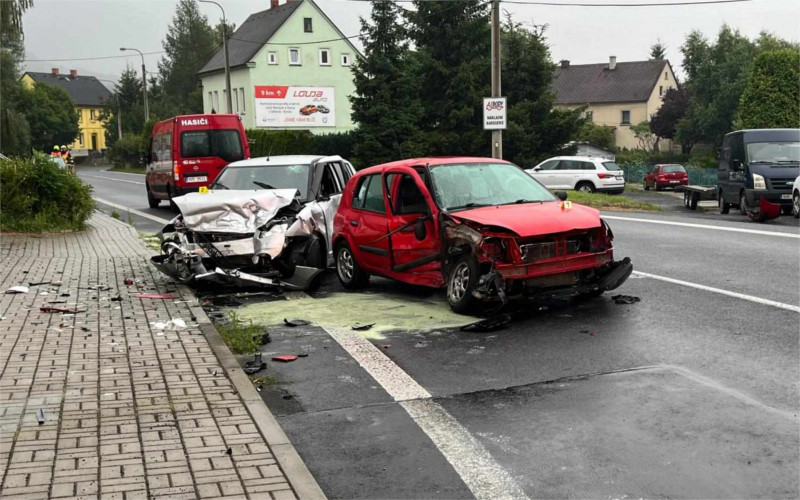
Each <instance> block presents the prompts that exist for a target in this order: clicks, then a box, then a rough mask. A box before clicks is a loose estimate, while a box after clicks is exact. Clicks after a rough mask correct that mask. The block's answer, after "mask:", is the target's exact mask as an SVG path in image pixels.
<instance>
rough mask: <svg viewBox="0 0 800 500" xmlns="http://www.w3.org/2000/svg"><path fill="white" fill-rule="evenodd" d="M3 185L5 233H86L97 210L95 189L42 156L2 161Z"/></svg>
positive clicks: (0, 178)
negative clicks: (85, 230) (94, 195)
mask: <svg viewBox="0 0 800 500" xmlns="http://www.w3.org/2000/svg"><path fill="white" fill-rule="evenodd" d="M0 185H2V187H3V188H2V190H0V207H1V208H2V211H1V212H0V228H2V230H3V231H18V232H36V233H40V232H43V231H63V230H75V229H83V228H84V227H85V224H86V220H87V219H88V218H89V216H90V215H91V214H92V210H94V200H93V199H92V187H91V186H89V185H88V184H84V183H83V181H81V180H80V178H79V177H78V176H77V175H75V174H73V173H71V172H69V171H68V170H66V169H61V168H60V167H59V166H58V165H57V164H55V163H53V162H52V161H51V160H50V158H49V157H48V156H45V155H43V154H40V153H36V154H35V155H34V157H33V158H32V159H23V158H11V159H9V160H0Z"/></svg>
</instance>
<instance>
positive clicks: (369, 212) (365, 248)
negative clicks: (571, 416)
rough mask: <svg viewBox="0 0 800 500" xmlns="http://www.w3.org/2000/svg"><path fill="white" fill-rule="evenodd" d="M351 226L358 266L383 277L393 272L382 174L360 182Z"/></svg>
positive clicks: (350, 212) (355, 194)
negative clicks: (390, 263)
mask: <svg viewBox="0 0 800 500" xmlns="http://www.w3.org/2000/svg"><path fill="white" fill-rule="evenodd" d="M347 223H348V224H349V225H350V235H351V239H352V242H353V245H354V248H353V252H354V254H355V256H356V260H357V262H358V264H359V265H360V266H361V267H363V268H364V269H368V270H370V271H373V272H377V273H379V274H386V273H387V272H389V271H390V265H389V261H390V258H389V238H387V237H386V235H387V233H388V232H389V231H388V220H387V217H386V200H385V198H384V192H383V182H381V175H380V174H373V175H367V176H364V177H362V178H361V179H359V183H358V185H357V186H356V189H355V191H354V194H353V203H352V209H351V210H350V211H349V213H348V220H347Z"/></svg>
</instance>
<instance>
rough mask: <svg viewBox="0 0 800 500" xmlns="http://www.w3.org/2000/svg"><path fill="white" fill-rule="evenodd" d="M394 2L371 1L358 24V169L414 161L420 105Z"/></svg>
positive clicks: (354, 113)
mask: <svg viewBox="0 0 800 500" xmlns="http://www.w3.org/2000/svg"><path fill="white" fill-rule="evenodd" d="M400 10H401V9H400V8H399V7H398V6H397V4H395V3H394V2H385V1H380V0H378V1H374V2H373V3H372V13H371V14H370V21H369V22H368V21H367V20H365V19H363V18H362V19H361V32H362V33H363V35H362V37H361V41H362V43H363V45H364V57H363V59H362V58H359V59H358V60H357V61H356V62H355V64H354V65H353V78H354V83H355V88H356V92H355V95H353V96H351V97H350V102H351V104H352V110H353V111H352V116H353V120H354V121H355V122H357V123H358V124H359V129H358V135H357V142H356V145H355V148H354V154H355V157H356V158H357V161H358V163H359V164H361V165H376V164H378V163H383V162H386V161H389V160H392V159H397V158H403V157H409V156H417V155H419V154H422V153H423V152H422V151H421V149H420V132H419V128H418V127H419V122H420V118H421V116H422V105H421V103H420V101H419V98H418V96H419V90H420V88H419V85H418V83H417V79H416V74H415V72H416V70H415V68H413V67H412V64H413V58H412V57H411V53H410V51H409V48H408V39H407V31H406V28H405V27H404V26H403V24H402V23H400V22H399V19H400Z"/></svg>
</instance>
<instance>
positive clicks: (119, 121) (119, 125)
mask: <svg viewBox="0 0 800 500" xmlns="http://www.w3.org/2000/svg"><path fill="white" fill-rule="evenodd" d="M98 80H100V81H101V82H108V83H113V84H114V85H116V82H112V81H111V80H104V79H102V78H98ZM113 95H114V99H116V101H117V139H122V105H121V104H120V103H119V94H117V93H116V92H114V94H113Z"/></svg>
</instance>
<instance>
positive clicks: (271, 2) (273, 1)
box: [269, 0, 278, 9]
mask: <svg viewBox="0 0 800 500" xmlns="http://www.w3.org/2000/svg"><path fill="white" fill-rule="evenodd" d="M277 6H278V0H269V8H270V9H274V8H275V7H277Z"/></svg>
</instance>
